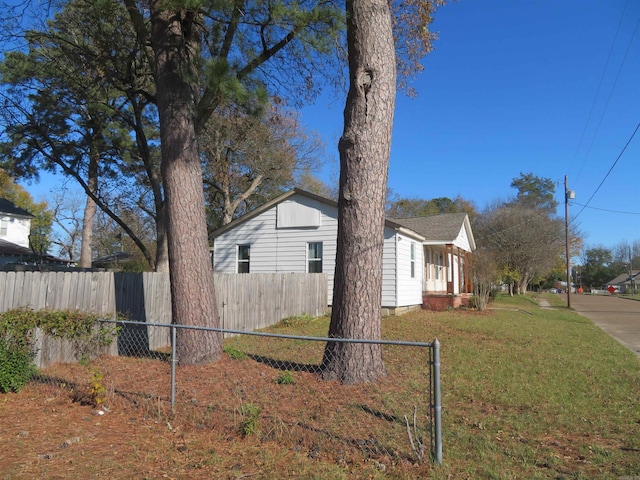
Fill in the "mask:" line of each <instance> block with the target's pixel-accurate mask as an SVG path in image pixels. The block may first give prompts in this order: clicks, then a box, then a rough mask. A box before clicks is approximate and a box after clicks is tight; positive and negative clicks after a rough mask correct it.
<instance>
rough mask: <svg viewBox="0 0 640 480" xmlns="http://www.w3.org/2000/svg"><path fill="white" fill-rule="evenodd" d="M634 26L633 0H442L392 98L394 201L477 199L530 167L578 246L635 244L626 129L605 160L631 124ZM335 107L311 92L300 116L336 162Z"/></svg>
mask: <svg viewBox="0 0 640 480" xmlns="http://www.w3.org/2000/svg"><path fill="white" fill-rule="evenodd" d="M623 12H624V15H623ZM639 22H640V2H638V1H637V0H460V1H459V2H453V3H449V4H447V5H446V6H444V7H442V8H441V9H439V10H438V12H437V13H436V20H435V22H434V24H433V30H435V31H437V32H439V40H438V41H437V42H436V44H435V51H434V52H433V53H432V54H431V55H430V56H429V57H428V58H426V59H425V60H424V62H423V63H424V67H425V69H424V72H423V73H422V74H421V75H420V77H418V78H417V80H416V81H415V82H414V87H415V88H416V89H417V90H418V97H417V98H414V99H410V98H408V97H406V96H405V95H403V94H399V95H398V98H397V102H396V113H395V125H394V136H393V143H392V152H391V163H390V170H389V186H390V187H391V188H392V189H393V191H394V192H395V193H397V194H398V195H401V196H403V197H421V198H426V199H430V198H435V197H442V196H445V197H450V198H455V197H456V196H457V195H461V196H462V197H464V198H466V199H469V200H472V201H473V202H475V204H476V205H477V206H478V207H479V208H483V207H484V206H485V205H486V204H487V203H489V202H491V201H493V200H496V199H500V198H502V199H504V198H507V197H509V196H512V195H513V194H514V193H515V190H514V189H512V188H510V186H509V185H510V184H511V181H512V180H513V179H514V178H516V177H518V176H519V175H520V173H521V172H523V173H528V172H533V173H534V174H535V175H537V176H540V177H547V178H551V179H552V180H553V181H554V182H556V183H557V187H556V198H557V200H558V201H559V203H560V208H559V210H558V214H559V215H561V216H562V217H564V178H565V175H566V176H568V182H569V188H570V189H571V190H574V191H575V192H576V198H575V200H574V201H573V202H570V208H569V210H570V218H572V217H574V216H577V218H576V219H575V220H573V219H572V220H571V221H572V223H573V222H575V223H576V224H577V225H579V228H580V229H581V231H582V232H583V233H584V236H585V242H586V244H587V245H597V244H602V245H604V246H607V247H613V246H614V245H616V244H617V243H619V242H621V241H628V242H632V241H634V240H640V195H639V194H638V187H639V186H640V168H639V167H640V162H639V160H640V132H638V134H637V135H636V137H635V138H634V139H633V140H632V141H631V143H630V144H629V146H628V147H627V149H626V151H625V153H624V154H623V155H622V156H621V157H620V158H619V160H618V161H617V163H616V164H615V166H614V162H616V159H617V158H618V156H619V155H620V153H621V152H622V150H623V148H624V147H625V144H626V143H627V142H628V141H629V139H630V138H631V136H632V135H633V133H634V130H635V129H636V127H637V126H638V124H639V122H640V32H638V31H637V30H638V25H639ZM343 108H344V103H343V99H338V100H335V99H333V98H332V96H331V95H325V96H323V97H321V98H320V99H319V100H318V101H317V102H316V103H315V104H314V105H313V106H311V107H308V108H305V109H304V110H303V112H302V122H303V123H304V124H305V125H306V126H307V127H308V128H310V129H312V130H316V131H318V132H319V133H321V135H322V136H323V137H324V138H325V140H326V142H327V143H328V145H329V146H328V150H329V154H328V155H329V156H330V157H333V159H334V161H336V162H337V150H336V148H337V147H336V144H337V139H338V138H339V136H340V134H341V132H342V125H343V119H342V110H343ZM612 167H613V168H612ZM335 169H337V166H336V167H334V175H333V180H334V181H335ZM610 169H612V170H611V172H610V173H609V174H608V176H607V173H608V172H609V170H610ZM326 170H327V171H325V173H324V176H325V177H326V179H329V178H330V174H329V173H328V171H330V170H331V168H329V167H328V168H327V169H326ZM605 177H606V180H605ZM603 180H604V183H603V184H602V186H601V187H600V188H599V190H597V189H598V186H599V185H600V183H601V182H603ZM596 190H597V193H596ZM592 195H593V198H591V197H592ZM587 202H588V206H587V208H584V209H583V207H582V205H586V204H587ZM579 204H580V205H579ZM598 209H603V210H598ZM604 210H610V211H604ZM615 212H631V214H630V213H615Z"/></svg>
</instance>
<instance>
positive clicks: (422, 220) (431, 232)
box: [389, 213, 467, 243]
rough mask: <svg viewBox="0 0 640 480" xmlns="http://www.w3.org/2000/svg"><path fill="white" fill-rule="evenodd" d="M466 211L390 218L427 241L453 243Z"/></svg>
mask: <svg viewBox="0 0 640 480" xmlns="http://www.w3.org/2000/svg"><path fill="white" fill-rule="evenodd" d="M466 216H467V214H466V213H444V214H440V215H430V216H428V217H415V218H390V219H389V220H391V221H392V222H394V223H397V224H398V225H401V226H403V227H405V228H408V229H410V230H413V231H414V232H416V233H419V234H420V235H422V236H423V237H425V238H426V239H427V241H441V242H443V243H451V242H453V241H454V240H455V239H456V238H458V235H459V234H460V230H461V229H462V226H463V224H464V219H465V217H466Z"/></svg>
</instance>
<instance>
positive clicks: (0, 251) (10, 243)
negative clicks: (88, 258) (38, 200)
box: [0, 198, 66, 265]
mask: <svg viewBox="0 0 640 480" xmlns="http://www.w3.org/2000/svg"><path fill="white" fill-rule="evenodd" d="M32 218H33V215H31V214H30V213H29V212H27V211H26V210H25V209H23V208H20V207H17V206H16V205H14V204H13V203H12V202H10V201H9V200H6V199H4V198H0V265H35V264H42V263H46V264H65V263H66V262H65V261H64V260H61V259H58V258H54V257H52V256H50V255H44V256H39V255H36V254H35V253H34V252H33V251H32V250H31V248H29V234H30V233H31V219H32Z"/></svg>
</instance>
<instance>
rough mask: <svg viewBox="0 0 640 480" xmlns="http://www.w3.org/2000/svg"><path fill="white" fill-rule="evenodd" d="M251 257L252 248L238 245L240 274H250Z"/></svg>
mask: <svg viewBox="0 0 640 480" xmlns="http://www.w3.org/2000/svg"><path fill="white" fill-rule="evenodd" d="M250 257H251V247H250V246H249V245H238V273H249V258H250Z"/></svg>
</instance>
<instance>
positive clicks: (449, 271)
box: [444, 244, 454, 295]
mask: <svg viewBox="0 0 640 480" xmlns="http://www.w3.org/2000/svg"><path fill="white" fill-rule="evenodd" d="M444 251H445V257H446V258H445V265H446V272H445V274H446V275H447V294H448V295H453V294H454V288H453V280H454V278H453V277H454V275H453V268H452V265H451V264H452V263H453V245H451V244H447V245H446V247H445V250H444Z"/></svg>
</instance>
